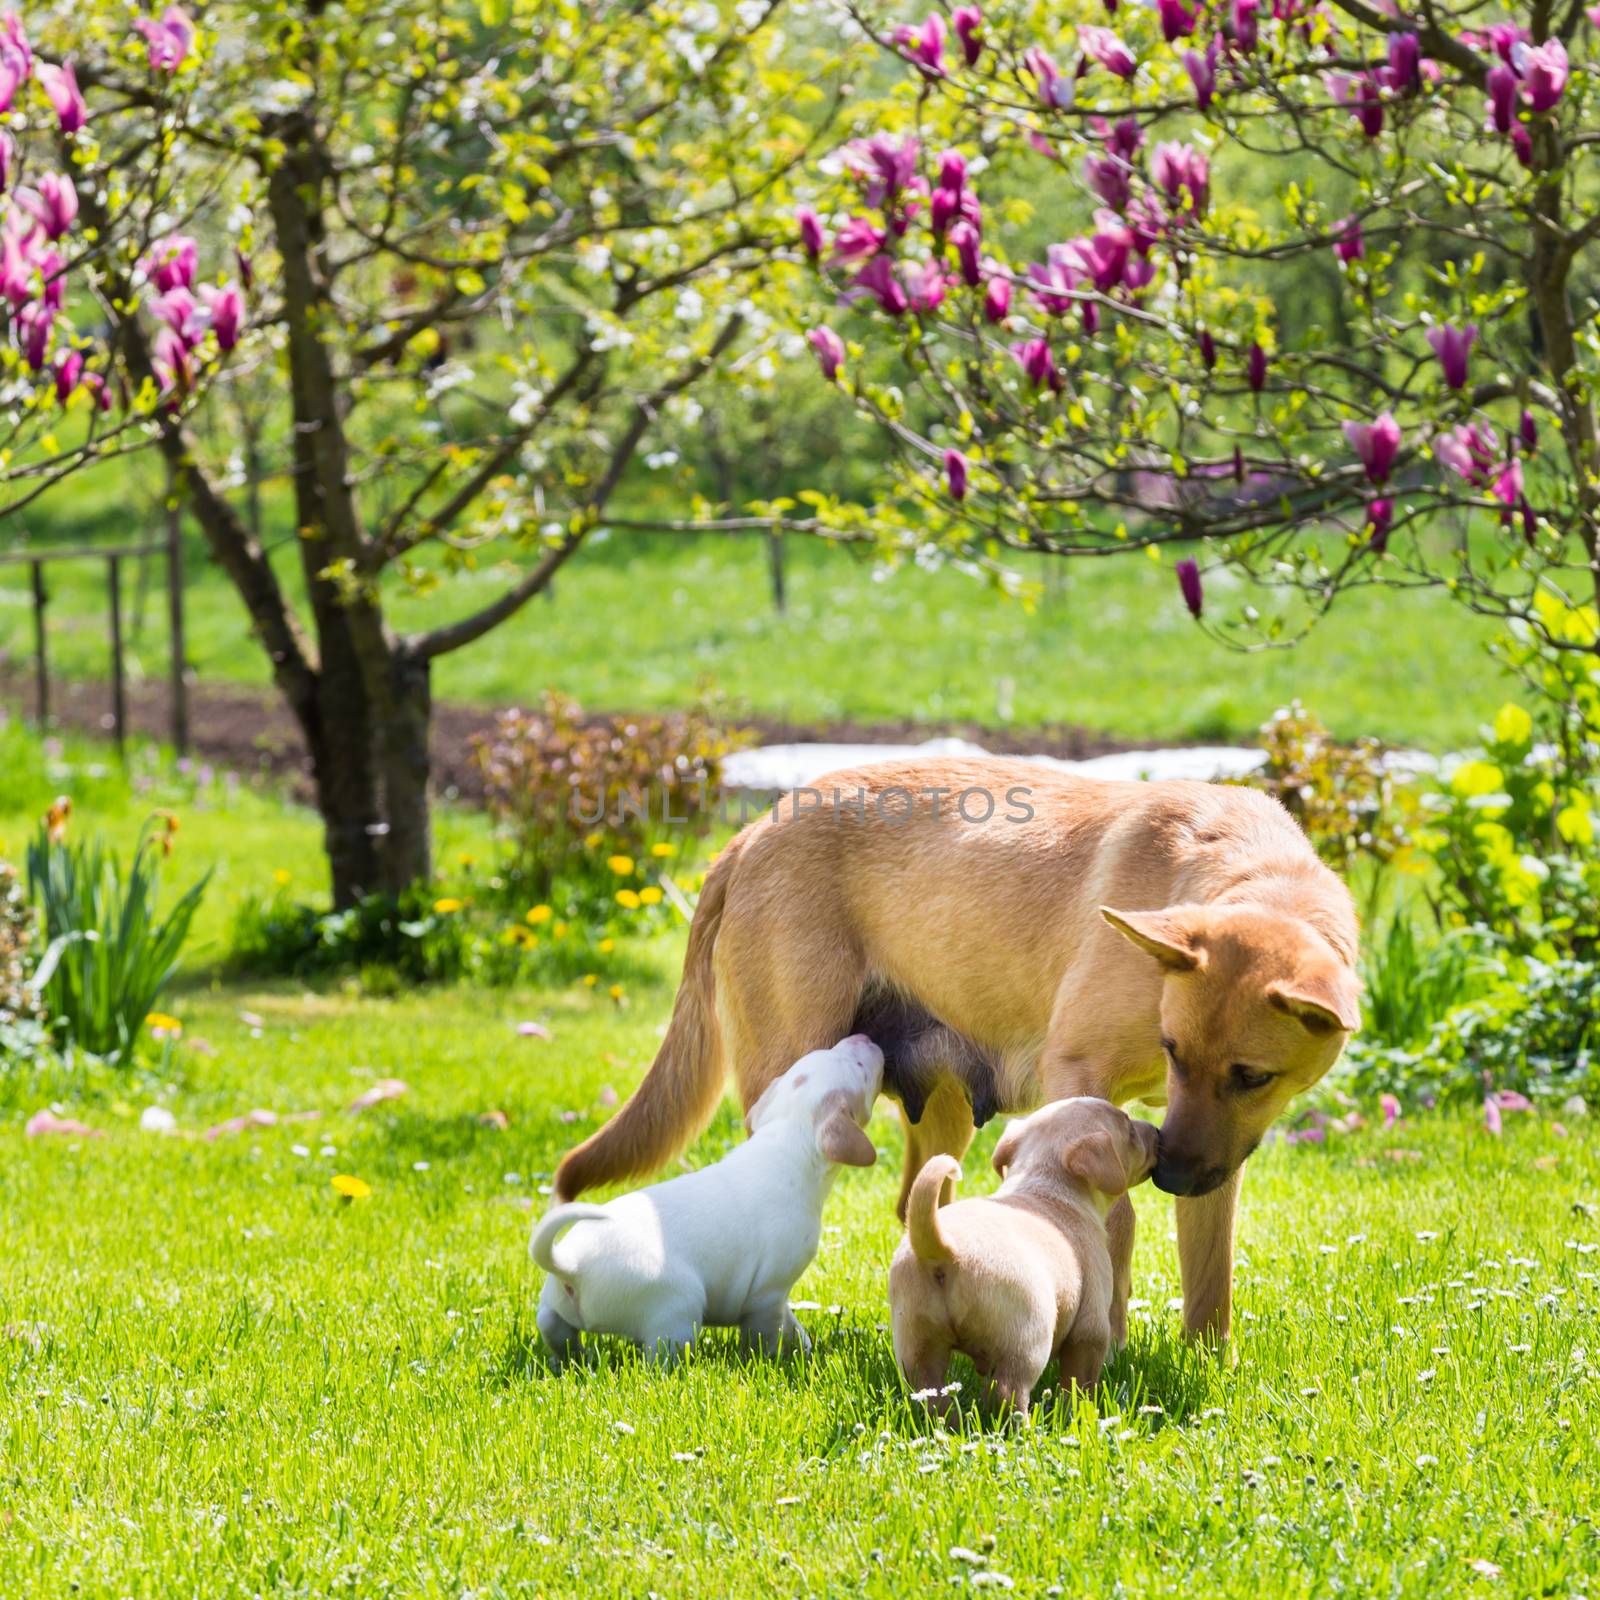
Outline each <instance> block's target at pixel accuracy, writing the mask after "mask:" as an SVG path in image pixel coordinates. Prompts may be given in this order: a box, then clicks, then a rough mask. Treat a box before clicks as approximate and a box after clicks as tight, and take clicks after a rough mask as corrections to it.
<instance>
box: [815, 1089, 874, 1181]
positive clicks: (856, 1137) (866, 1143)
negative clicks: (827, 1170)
mask: <svg viewBox="0 0 1600 1600" xmlns="http://www.w3.org/2000/svg"><path fill="white" fill-rule="evenodd" d="M817 1149H819V1150H820V1151H821V1152H822V1153H823V1155H824V1156H825V1157H826V1158H827V1159H828V1160H829V1161H833V1162H837V1163H838V1165H839V1166H841V1167H870V1166H871V1165H872V1164H873V1163H874V1162H875V1161H876V1160H877V1159H878V1152H877V1151H876V1150H875V1149H874V1148H873V1144H872V1141H871V1140H870V1139H869V1138H868V1137H867V1136H866V1134H865V1133H864V1132H863V1131H862V1128H861V1125H860V1123H858V1122H857V1121H856V1119H855V1118H854V1117H852V1116H851V1115H850V1102H849V1100H848V1098H847V1097H846V1096H844V1095H842V1094H830V1095H829V1096H828V1097H827V1099H825V1100H824V1101H823V1102H822V1106H821V1109H820V1110H819V1111H818V1112H817Z"/></svg>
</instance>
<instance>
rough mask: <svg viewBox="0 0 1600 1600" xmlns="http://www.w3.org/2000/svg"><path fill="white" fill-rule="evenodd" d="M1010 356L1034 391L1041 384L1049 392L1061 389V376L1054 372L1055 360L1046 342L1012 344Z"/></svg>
mask: <svg viewBox="0 0 1600 1600" xmlns="http://www.w3.org/2000/svg"><path fill="white" fill-rule="evenodd" d="M1011 354H1012V355H1013V356H1015V357H1016V359H1017V364H1018V365H1019V366H1020V367H1021V368H1022V370H1023V373H1024V374H1025V375H1026V377H1027V379H1028V382H1029V383H1031V384H1032V385H1033V386H1034V388H1035V389H1037V388H1039V386H1040V385H1041V384H1043V385H1047V386H1048V387H1049V388H1050V389H1051V390H1056V389H1059V388H1060V387H1061V374H1060V373H1059V372H1057V371H1056V358H1055V356H1054V354H1052V352H1051V349H1050V344H1049V341H1048V340H1045V339H1028V340H1025V341H1024V342H1023V343H1021V344H1014V345H1012V347H1011Z"/></svg>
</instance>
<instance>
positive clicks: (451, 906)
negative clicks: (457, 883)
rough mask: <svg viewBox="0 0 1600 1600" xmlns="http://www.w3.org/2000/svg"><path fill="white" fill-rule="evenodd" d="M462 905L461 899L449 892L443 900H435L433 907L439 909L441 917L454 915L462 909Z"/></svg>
mask: <svg viewBox="0 0 1600 1600" xmlns="http://www.w3.org/2000/svg"><path fill="white" fill-rule="evenodd" d="M461 906H462V902H461V901H460V900H457V899H456V898H455V897H454V896H453V895H448V894H447V895H446V896H445V897H444V898H443V899H442V900H435V901H434V902H433V909H434V910H435V911H437V912H438V913H439V915H440V916H441V917H449V916H454V915H455V913H456V912H458V911H459V910H460V909H461Z"/></svg>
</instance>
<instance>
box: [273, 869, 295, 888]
mask: <svg viewBox="0 0 1600 1600" xmlns="http://www.w3.org/2000/svg"><path fill="white" fill-rule="evenodd" d="M293 880H294V874H293V873H292V872H290V871H289V869H288V868H287V867H279V868H278V870H277V871H276V872H274V873H273V874H272V881H273V882H274V883H275V884H277V886H278V887H279V888H280V889H287V888H288V887H289V885H290V883H291V882H292V881H293Z"/></svg>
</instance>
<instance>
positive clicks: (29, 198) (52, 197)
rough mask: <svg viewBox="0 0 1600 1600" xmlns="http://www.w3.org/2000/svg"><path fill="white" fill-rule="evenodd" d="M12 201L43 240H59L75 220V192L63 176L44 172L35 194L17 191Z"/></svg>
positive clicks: (22, 190) (71, 184)
mask: <svg viewBox="0 0 1600 1600" xmlns="http://www.w3.org/2000/svg"><path fill="white" fill-rule="evenodd" d="M16 198H17V204H18V205H19V206H21V207H22V209H23V210H24V211H26V212H27V213H28V214H29V215H30V216H31V217H32V218H33V219H34V220H35V221H36V222H37V223H38V224H39V226H40V227H41V228H43V229H44V233H45V237H46V238H47V239H59V238H60V237H61V236H62V235H63V234H64V233H66V232H67V231H68V230H69V229H70V228H71V227H72V224H73V223H74V222H76V221H77V220H78V191H77V189H75V188H74V187H73V183H72V179H71V178H69V177H67V176H65V174H60V173H55V172H47V173H45V175H44V176H43V177H42V178H40V180H39V187H38V189H37V190H34V189H19V190H17V196H16Z"/></svg>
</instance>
